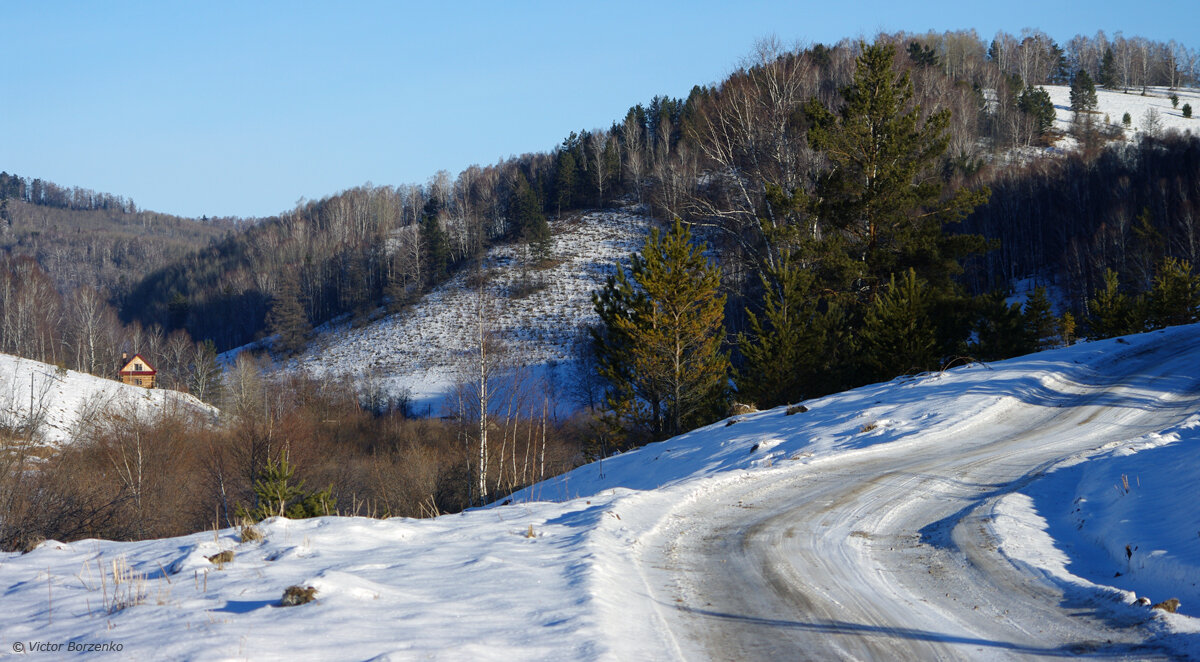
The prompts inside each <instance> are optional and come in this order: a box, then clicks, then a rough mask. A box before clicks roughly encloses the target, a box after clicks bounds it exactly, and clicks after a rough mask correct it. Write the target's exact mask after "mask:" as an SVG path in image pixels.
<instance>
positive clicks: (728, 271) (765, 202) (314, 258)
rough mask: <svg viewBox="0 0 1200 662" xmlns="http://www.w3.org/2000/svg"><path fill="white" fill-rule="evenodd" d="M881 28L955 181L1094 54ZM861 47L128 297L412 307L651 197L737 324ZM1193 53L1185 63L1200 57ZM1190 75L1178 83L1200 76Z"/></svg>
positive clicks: (216, 326) (278, 234)
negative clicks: (514, 245) (811, 121)
mask: <svg viewBox="0 0 1200 662" xmlns="http://www.w3.org/2000/svg"><path fill="white" fill-rule="evenodd" d="M877 41H878V42H880V43H883V42H887V43H891V44H893V45H895V46H896V48H897V51H898V52H899V54H900V57H898V58H896V61H895V65H896V67H897V69H898V70H900V71H902V72H906V73H907V74H908V75H909V76H910V78H911V80H912V82H913V92H912V94H913V101H914V103H916V104H918V105H920V106H921V107H922V108H923V109H924V110H923V111H922V112H924V113H933V112H940V111H949V116H948V125H947V135H948V136H949V144H948V147H947V150H946V153H945V155H944V157H943V159H942V162H941V164H940V167H941V174H942V176H943V178H945V179H947V180H948V181H949V180H954V182H953V183H955V184H960V183H964V182H969V183H976V184H986V183H987V182H986V179H987V178H988V177H989V176H991V171H989V170H988V169H986V168H982V163H983V162H984V159H985V158H986V157H987V156H988V152H989V150H993V149H994V150H1004V149H1007V148H1008V147H1010V146H1012V145H1014V144H1027V143H1030V142H1033V141H1035V140H1037V139H1038V137H1039V136H1040V135H1042V134H1044V133H1045V132H1046V131H1047V130H1048V128H1049V126H1050V124H1051V121H1052V120H1051V119H1050V118H1051V117H1052V113H1053V108H1052V106H1048V95H1046V94H1045V93H1044V91H1039V90H1038V89H1037V88H1036V87H1035V85H1036V84H1041V83H1046V82H1062V81H1065V80H1066V76H1065V74H1062V75H1060V74H1059V73H1053V72H1056V71H1058V69H1055V68H1054V67H1051V66H1050V63H1051V62H1052V61H1053V62H1059V61H1064V60H1063V58H1065V62H1066V64H1065V65H1063V66H1066V67H1067V68H1068V70H1069V69H1070V68H1071V67H1074V66H1075V64H1076V60H1075V59H1072V58H1075V53H1076V51H1079V52H1080V53H1082V52H1083V51H1082V50H1080V49H1082V46H1080V45H1079V44H1076V43H1075V42H1074V41H1073V42H1072V43H1073V44H1075V45H1073V46H1071V47H1070V48H1067V49H1062V48H1059V47H1058V46H1057V45H1056V44H1054V43H1053V41H1052V40H1050V39H1049V38H1048V37H1045V35H1044V34H1042V33H1036V32H1032V31H1031V32H1030V33H1029V34H1025V35H1023V37H1022V39H1020V40H1017V39H1016V38H1013V37H1011V36H1007V35H1003V34H1001V35H997V37H996V38H995V39H993V40H992V42H991V43H990V44H989V43H985V42H984V41H983V40H981V39H979V38H978V37H976V36H975V35H974V33H973V32H960V33H944V34H941V35H937V34H929V35H907V34H896V35H881V36H880V37H879V38H878V40H877ZM1085 41H1086V40H1085ZM1080 43H1082V42H1080ZM1160 50H1161V49H1160ZM1089 52H1090V51H1089ZM1148 52H1150V51H1148ZM1153 52H1159V51H1153ZM859 53H860V45H859V44H858V43H856V42H852V41H844V42H842V43H839V44H837V45H835V46H832V47H830V46H825V45H820V44H818V45H815V46H812V47H810V48H805V49H800V50H789V49H786V48H784V47H782V46H781V45H780V44H778V43H775V42H769V41H768V42H764V43H763V44H760V45H759V46H758V47H757V49H756V50H755V52H754V53H753V55H752V56H751V57H749V58H748V59H747V61H746V62H745V63H744V65H743V66H742V67H741V68H740V69H738V70H737V71H735V72H734V73H733V74H731V75H730V77H729V78H727V79H726V80H725V81H723V82H722V83H720V84H719V85H715V86H697V87H695V88H694V89H693V90H692V91H691V93H690V94H689V95H688V97H687V98H685V99H678V98H670V97H656V98H654V99H652V100H651V101H650V102H649V103H648V104H645V105H642V104H638V105H635V106H634V107H632V108H630V110H629V111H628V112H627V113H626V115H625V117H624V118H622V119H621V120H619V121H616V122H614V123H613V124H612V125H611V126H610V127H609V128H607V129H595V130H584V131H579V132H575V133H572V134H571V135H570V136H568V137H567V138H566V139H565V140H564V141H563V142H562V144H561V145H560V146H558V147H557V148H556V149H555V150H553V151H552V152H550V153H534V154H526V155H523V156H520V157H514V158H511V159H506V160H503V161H501V162H500V163H497V164H495V165H492V166H484V167H479V166H473V167H471V168H468V169H467V170H464V171H463V172H462V173H460V174H459V175H458V177H457V178H452V177H451V176H450V175H449V174H448V173H439V174H438V175H437V176H435V177H434V178H432V179H431V180H430V181H429V182H428V183H426V184H425V185H423V186H417V185H407V186H400V187H375V186H370V185H368V186H364V187H360V188H356V189H352V190H349V191H345V192H343V193H340V194H337V195H334V196H330V197H329V198H325V199H323V200H320V201H316V202H308V203H304V204H301V205H299V206H297V208H296V209H294V210H292V211H291V212H288V213H285V214H282V215H280V216H279V217H277V218H272V219H267V220H266V221H265V222H263V223H261V224H259V225H256V226H254V227H252V228H249V229H248V230H247V232H246V233H245V234H243V235H239V236H237V237H231V238H229V239H228V240H226V241H224V242H222V243H220V244H218V245H215V246H213V247H211V248H210V249H207V250H205V251H202V252H201V253H200V254H198V255H196V256H193V257H192V258H189V259H187V260H182V261H180V262H179V263H177V264H176V265H174V266H172V267H170V268H167V269H164V270H162V271H161V272H159V273H156V274H153V275H152V276H150V277H149V278H147V279H146V280H145V281H144V282H143V283H142V284H141V285H140V286H139V287H138V288H137V289H136V290H135V291H134V292H133V293H132V294H130V295H129V296H128V297H126V298H125V299H123V300H122V301H121V302H120V303H121V309H122V311H123V316H124V317H125V318H126V319H132V318H134V317H137V318H139V319H141V320H143V321H144V322H146V323H150V322H157V323H159V324H161V325H163V326H164V328H168V329H171V328H187V329H188V330H189V332H190V333H192V335H193V336H196V337H211V338H213V339H214V340H215V341H216V342H217V344H218V346H219V347H221V348H227V347H232V346H236V345H240V344H243V343H245V342H249V341H250V340H253V339H255V338H256V337H258V336H260V335H262V334H264V333H266V332H268V331H271V330H274V331H276V332H277V331H278V329H274V328H273V327H272V325H271V324H270V323H269V322H270V319H269V318H268V315H269V313H270V309H271V308H272V306H273V305H274V302H275V301H277V300H278V294H279V293H280V288H281V284H282V283H284V282H285V281H286V280H288V279H295V280H296V281H297V283H298V284H299V293H298V300H299V302H300V304H301V306H302V307H303V308H304V311H305V316H304V317H305V319H306V323H305V325H309V326H311V325H315V324H319V323H322V322H325V321H327V320H329V319H331V318H333V317H335V316H337V315H341V314H345V313H354V312H358V313H362V312H365V311H367V310H369V309H371V308H373V307H374V306H377V305H379V304H381V303H392V304H393V305H396V306H402V305H403V303H404V302H406V301H409V300H412V298H414V297H415V296H418V295H419V294H420V293H421V292H423V291H424V290H426V289H427V288H428V287H430V286H431V285H432V284H433V283H435V282H437V281H438V280H439V279H440V278H442V277H444V276H445V275H446V274H447V273H448V272H449V270H452V269H453V268H456V267H457V266H458V265H461V264H464V263H465V262H466V261H469V260H470V259H472V258H473V257H475V256H477V255H478V254H479V253H480V252H481V251H483V250H484V249H485V247H486V246H487V245H488V244H489V243H490V242H494V241H510V240H520V241H524V242H526V245H530V246H532V245H533V244H531V243H530V242H531V241H532V242H533V243H536V244H540V246H541V247H542V249H543V251H544V250H546V246H547V241H546V239H545V236H546V235H547V234H548V231H546V230H540V229H536V228H543V227H545V225H544V220H545V219H546V218H552V217H555V216H559V215H562V214H566V213H570V212H573V211H575V210H578V209H582V208H589V207H597V206H606V205H610V204H618V203H619V204H627V203H642V204H645V205H647V209H648V210H649V211H650V213H651V214H652V215H653V216H654V217H656V218H658V219H660V220H661V221H664V222H669V221H670V219H672V218H673V217H675V216H679V217H680V218H682V219H684V220H685V221H688V222H691V223H695V224H696V225H697V226H698V227H699V228H701V229H703V230H704V231H706V232H709V231H711V233H710V234H707V235H706V237H707V238H708V239H709V241H710V242H711V244H712V246H713V250H715V251H717V252H719V253H720V254H721V255H722V268H723V270H724V273H725V280H726V282H727V284H729V286H730V288H731V291H730V297H729V303H730V312H733V313H735V314H734V315H733V316H732V317H733V318H737V319H733V318H731V322H732V323H734V324H735V326H738V327H739V328H740V325H742V324H744V322H745V320H744V316H742V315H741V314H740V312H738V311H741V310H742V309H743V308H744V307H745V304H746V303H748V301H750V300H753V299H755V298H757V297H758V294H759V293H758V291H757V288H758V278H757V276H756V275H755V274H756V273H757V271H758V270H759V269H761V268H762V267H763V266H769V265H770V263H771V262H772V261H773V260H775V259H777V256H768V255H763V254H762V252H763V251H764V250H769V249H768V248H767V246H768V243H767V241H766V235H765V234H764V233H763V231H762V228H763V226H762V225H761V224H760V223H759V219H760V218H762V217H766V218H767V219H768V225H769V226H770V227H774V226H777V225H783V226H787V225H792V224H795V223H797V222H799V219H798V217H797V215H796V212H795V211H794V210H791V209H789V208H788V206H787V205H786V204H776V202H778V201H779V199H780V196H783V197H786V196H788V195H791V193H792V191H794V190H796V189H804V188H805V187H808V186H810V185H811V183H812V182H813V181H815V180H816V179H817V178H818V177H819V174H820V172H821V171H822V170H823V168H824V167H825V164H824V162H823V160H822V157H821V156H820V154H819V153H818V151H817V150H814V149H813V148H812V146H811V145H810V144H809V141H808V138H807V133H808V124H807V122H808V120H807V119H806V117H807V116H806V115H805V114H804V113H803V112H802V107H803V106H804V104H806V103H807V102H808V101H809V100H811V99H817V100H818V101H820V102H821V103H822V104H823V105H825V106H827V107H835V106H837V105H838V104H839V103H841V101H842V100H841V99H840V93H841V90H842V89H844V88H845V87H846V85H847V84H848V83H849V82H850V81H851V78H852V76H853V72H854V70H855V59H856V58H857V57H858V55H859ZM1080 57H1083V56H1082V55H1080ZM1055 58H1058V59H1057V60H1056V59H1055ZM1076 59H1078V58H1076ZM1185 60H1186V58H1185V59H1184V60H1180V61H1179V62H1178V63H1177V64H1178V67H1180V71H1184V69H1185V68H1186V67H1185V65H1186V66H1189V67H1190V66H1192V65H1191V64H1188V62H1189V61H1185ZM1080 61H1081V62H1082V61H1084V60H1080ZM1056 66H1057V65H1056ZM1087 66H1090V65H1087ZM1060 68H1061V67H1060ZM1148 71H1149V69H1148ZM1185 73H1186V75H1184V74H1181V77H1180V80H1181V81H1182V80H1184V79H1188V80H1190V78H1189V77H1190V76H1192V73H1191V70H1190V69H1188V70H1187V71H1186V72H1185ZM772 196H774V198H772ZM773 200H774V201H773ZM430 201H435V202H434V205H433V207H431V208H429V209H427V204H428V203H429V202H430ZM430 212H432V213H430ZM430 219H436V225H437V227H436V228H435V227H433V224H432V223H431V222H430ZM529 228H534V230H530V229H529ZM768 229H769V228H768ZM538 236H541V237H543V238H542V239H540V240H539V239H538ZM443 259H444V260H445V264H446V268H445V269H443V268H442V262H443ZM430 260H432V264H426V263H427V262H429V261H430ZM427 266H431V267H432V268H426V267H427ZM289 296H290V295H289ZM288 305H289V306H290V307H292V308H293V309H294V308H295V305H294V304H288ZM305 325H301V326H305ZM301 335H302V334H301Z"/></svg>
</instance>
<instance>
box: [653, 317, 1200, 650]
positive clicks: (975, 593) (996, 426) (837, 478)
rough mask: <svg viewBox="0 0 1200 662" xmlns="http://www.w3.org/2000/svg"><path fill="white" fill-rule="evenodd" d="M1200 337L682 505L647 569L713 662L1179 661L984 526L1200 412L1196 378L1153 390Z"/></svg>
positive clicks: (675, 622) (681, 634) (679, 625)
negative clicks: (1011, 557)
mask: <svg viewBox="0 0 1200 662" xmlns="http://www.w3.org/2000/svg"><path fill="white" fill-rule="evenodd" d="M1198 336H1200V333H1193V334H1190V335H1189V336H1188V338H1189V341H1188V342H1182V343H1175V344H1172V345H1170V346H1166V345H1165V344H1162V343H1159V344H1155V345H1152V346H1151V347H1149V348H1146V349H1139V350H1138V351H1134V352H1129V353H1127V354H1126V355H1125V356H1123V357H1121V360H1120V361H1114V362H1113V363H1112V364H1110V365H1109V366H1108V367H1109V368H1111V369H1114V370H1119V372H1117V373H1116V374H1114V375H1112V376H1108V377H1104V376H1097V378H1096V379H1095V380H1094V382H1095V383H1093V384H1074V383H1071V382H1069V381H1067V380H1064V381H1063V383H1061V384H1060V385H1059V388H1060V391H1059V393H1058V395H1057V396H1056V398H1055V400H1054V401H1051V402H1040V403H1032V402H1023V403H1020V404H1019V405H1016V406H1015V407H1014V408H1012V409H1010V410H1008V411H1007V412H1005V413H1001V415H999V416H995V415H991V414H988V413H986V412H985V414H984V416H983V418H986V419H987V420H984V421H979V422H978V424H976V425H974V426H957V427H956V428H955V429H950V430H931V431H930V432H928V433H926V434H924V435H922V436H921V438H920V439H919V440H917V441H916V443H915V444H914V443H913V442H910V441H906V442H905V443H903V444H885V445H880V446H876V447H872V448H870V449H867V450H865V451H862V450H860V451H855V452H853V453H847V454H844V455H843V456H835V457H832V458H829V459H828V460H825V461H823V462H819V463H814V464H813V465H810V466H801V467H796V468H794V469H790V470H788V471H787V472H786V473H781V472H774V473H767V474H763V475H761V476H756V477H755V478H753V479H749V480H743V481H733V482H731V484H729V485H728V486H726V487H724V488H722V489H719V490H717V491H714V492H713V493H711V494H709V495H706V496H705V497H703V498H699V499H696V500H694V501H691V502H689V503H687V504H685V505H683V506H681V507H680V508H678V509H677V510H676V511H675V512H674V513H673V514H674V515H675V516H673V517H670V518H668V524H666V525H665V526H663V527H661V529H660V530H659V531H658V532H657V533H656V534H655V536H654V537H652V538H651V539H649V540H647V541H646V545H644V547H643V549H644V550H645V551H644V552H643V553H642V557H641V559H640V563H641V569H642V573H643V576H644V578H645V579H646V585H647V586H648V587H650V588H651V591H652V596H651V597H652V598H653V599H655V600H656V601H657V602H658V603H659V604H660V605H668V606H670V607H671V608H668V609H662V611H663V612H665V616H664V617H665V618H666V620H667V621H668V624H669V626H670V627H671V628H672V630H674V634H673V639H675V640H677V641H685V642H693V645H694V646H696V647H697V648H698V649H700V650H702V651H703V652H705V653H707V655H708V656H709V657H711V658H712V659H772V658H775V659H963V658H968V659H970V658H976V659H1029V658H1061V657H1074V656H1079V655H1091V656H1102V657H1105V658H1116V659H1122V658H1130V659H1154V658H1164V659H1165V658H1167V657H1168V655H1167V653H1166V652H1164V651H1161V650H1158V649H1157V648H1155V647H1153V646H1152V645H1147V644H1146V642H1145V640H1146V633H1145V632H1144V631H1142V630H1141V629H1140V628H1139V627H1138V623H1137V622H1129V621H1123V620H1120V619H1116V618H1114V617H1113V616H1112V615H1111V613H1109V612H1108V611H1107V610H1105V609H1103V605H1099V604H1095V603H1094V602H1093V603H1089V602H1088V601H1087V600H1082V601H1081V600H1079V599H1078V598H1077V597H1071V598H1067V597H1064V595H1063V593H1062V590H1061V589H1060V588H1058V587H1056V586H1055V585H1053V584H1051V583H1049V582H1048V581H1046V580H1045V579H1043V578H1041V577H1038V576H1035V575H1032V574H1030V573H1029V572H1027V571H1025V570H1023V569H1022V568H1021V567H1018V566H1016V565H1014V564H1012V563H1010V562H1009V561H1008V560H1007V559H1006V558H1005V557H1004V556H1003V554H1001V553H1000V552H999V551H998V550H997V549H996V544H995V541H994V540H993V539H992V538H991V535H990V534H989V533H988V531H987V527H986V518H987V517H988V516H989V514H990V512H991V507H992V505H993V504H994V503H995V501H996V500H998V499H999V498H1000V497H1001V496H1003V495H1004V494H1008V493H1010V492H1012V491H1014V490H1016V489H1019V488H1020V487H1021V486H1023V485H1025V484H1028V482H1030V481H1032V480H1036V478H1037V477H1038V476H1039V475H1040V474H1041V472H1042V471H1044V470H1045V469H1046V468H1048V467H1049V466H1050V465H1052V464H1054V463H1056V462H1058V461H1060V460H1062V459H1063V458H1066V457H1071V456H1073V455H1076V454H1078V453H1081V452H1086V451H1089V450H1092V449H1095V448H1099V447H1100V446H1103V445H1104V444H1106V443H1110V442H1112V441H1116V440H1122V439H1128V438H1132V437H1136V436H1140V435H1142V434H1144V433H1146V432H1149V431H1154V430H1159V429H1161V428H1163V427H1167V426H1169V425H1173V424H1175V423H1177V422H1179V421H1181V420H1182V419H1183V418H1185V417H1186V416H1187V414H1188V413H1190V412H1191V411H1194V408H1195V405H1196V403H1197V401H1198V400H1200V385H1198V382H1197V378H1196V377H1192V378H1191V380H1192V381H1191V382H1190V388H1188V389H1186V391H1187V392H1186V393H1185V394H1184V395H1183V396H1181V397H1180V398H1178V399H1176V400H1175V401H1163V402H1161V406H1151V405H1150V404H1149V403H1148V398H1151V397H1152V396H1153V394H1154V390H1153V384H1154V381H1155V379H1156V377H1159V376H1165V375H1171V374H1173V373H1174V372H1175V371H1176V370H1178V367H1179V360H1180V358H1181V357H1183V356H1185V355H1186V354H1189V353H1193V352H1195V351H1196V350H1197V349H1198V348H1200V337H1198ZM1005 414H1007V415H1005ZM1097 599H1100V598H1097ZM698 652H699V651H698Z"/></svg>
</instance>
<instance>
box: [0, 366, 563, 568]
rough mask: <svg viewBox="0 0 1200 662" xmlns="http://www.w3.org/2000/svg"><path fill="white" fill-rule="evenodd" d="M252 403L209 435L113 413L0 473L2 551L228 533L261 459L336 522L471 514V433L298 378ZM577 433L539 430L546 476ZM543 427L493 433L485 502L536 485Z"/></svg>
mask: <svg viewBox="0 0 1200 662" xmlns="http://www.w3.org/2000/svg"><path fill="white" fill-rule="evenodd" d="M254 397H255V398H256V402H254V403H253V406H246V403H239V404H240V405H242V406H237V405H234V404H233V403H227V405H229V406H227V408H226V411H240V412H241V415H235V416H228V417H227V420H225V421H223V422H221V423H220V424H213V423H212V422H211V421H204V420H198V419H194V418H191V417H189V416H187V415H186V414H184V413H183V412H172V413H168V414H167V415H164V416H158V417H150V416H148V415H145V414H142V415H139V414H137V413H136V412H120V414H119V415H118V416H109V417H106V418H102V419H97V420H95V421H92V422H91V423H90V424H89V425H86V426H81V432H80V434H79V438H78V439H76V440H75V441H74V443H73V444H72V445H70V446H69V447H67V448H66V449H64V450H62V451H61V452H59V453H57V454H55V455H53V456H51V457H50V458H48V459H46V460H44V461H41V462H26V463H25V467H26V469H29V470H24V471H19V470H9V471H7V472H0V499H2V500H3V502H2V503H0V507H4V508H5V512H4V516H3V517H0V549H4V550H14V549H20V548H22V547H23V546H25V545H27V544H28V543H29V542H31V541H33V540H39V539H42V538H49V539H56V540H64V541H66V540H75V539H80V538H88V537H99V538H109V539H117V540H135V539H144V538H159V537H166V536H174V535H182V534H186V533H191V532H194V531H197V530H202V529H206V528H211V527H214V526H218V527H222V528H223V527H231V526H234V525H236V524H238V521H237V519H236V517H235V516H234V511H235V510H236V508H237V506H238V505H239V504H243V505H246V506H249V507H253V506H254V505H255V504H254V492H253V490H252V486H253V482H254V479H255V477H256V476H258V475H259V474H260V472H262V470H263V469H264V467H265V466H266V463H267V461H268V459H272V460H277V459H278V458H280V457H284V456H286V457H287V458H288V461H289V463H290V464H291V465H292V466H294V467H295V468H296V475H295V477H296V479H297V481H299V480H303V481H304V482H305V484H306V485H307V486H308V488H309V489H324V488H325V487H327V486H332V489H333V496H334V499H335V501H336V507H335V510H336V512H338V513H340V514H344V515H363V516H375V517H384V516H407V517H425V516H430V515H434V514H438V513H445V512H455V511H458V510H461V509H463V508H465V507H466V506H467V505H469V504H470V501H471V496H472V494H471V487H472V484H473V480H474V479H477V478H474V479H473V477H477V476H478V474H477V473H476V472H477V467H473V466H471V465H470V464H469V460H471V459H474V458H477V457H478V453H477V450H476V451H474V452H471V449H470V448H469V445H470V444H471V443H472V442H473V441H474V439H473V438H472V437H471V436H470V430H471V429H472V427H473V425H474V423H472V424H470V425H466V426H463V425H460V424H459V423H458V422H456V421H453V420H438V419H406V418H404V417H402V416H400V415H398V414H394V415H390V416H383V417H377V416H374V415H372V414H371V413H369V412H367V411H364V410H362V409H361V408H360V407H359V405H358V401H357V399H356V397H355V396H354V393H353V391H352V389H350V388H348V387H347V385H346V384H338V383H330V382H318V381H315V380H310V379H302V378H294V379H288V380H286V381H284V382H269V381H264V382H263V383H262V386H261V387H260V390H259V391H258V392H257V393H256V394H255V396H254ZM578 425H579V424H576V423H559V424H555V423H553V422H549V423H547V424H546V433H545V446H544V457H545V460H544V463H545V476H546V477H549V476H551V475H554V474H556V473H560V472H562V471H564V470H567V469H570V468H573V467H574V466H576V465H577V464H578V463H579V458H580V454H579V443H578V437H579V435H580V432H579V429H578ZM541 426H542V421H540V420H538V421H529V420H513V421H509V422H506V423H505V424H504V429H505V431H506V432H505V434H504V436H505V437H506V440H505V443H504V448H503V453H500V452H495V453H493V454H492V455H491V456H490V457H489V467H488V476H489V479H488V480H489V484H490V487H492V488H493V489H492V494H493V495H503V494H508V493H509V492H512V491H513V490H516V489H519V488H521V487H524V486H525V485H528V484H531V483H533V482H536V481H537V480H539V479H540V478H541V477H542V476H543V474H542V469H541V468H542V457H543V455H542V452H543V446H542V435H541V429H542V428H541ZM497 436H500V435H497ZM499 448H500V447H499V446H497V449H499Z"/></svg>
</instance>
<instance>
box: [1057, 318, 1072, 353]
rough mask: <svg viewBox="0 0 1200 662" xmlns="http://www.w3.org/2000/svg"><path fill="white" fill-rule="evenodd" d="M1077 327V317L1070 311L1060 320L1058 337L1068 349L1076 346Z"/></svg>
mask: <svg viewBox="0 0 1200 662" xmlns="http://www.w3.org/2000/svg"><path fill="white" fill-rule="evenodd" d="M1075 326H1076V324H1075V316H1074V315H1072V314H1071V311H1069V310H1068V311H1066V312H1065V313H1063V314H1062V317H1060V318H1058V337H1059V338H1062V342H1063V344H1064V345H1066V346H1067V347H1070V346H1071V345H1074V344H1075Z"/></svg>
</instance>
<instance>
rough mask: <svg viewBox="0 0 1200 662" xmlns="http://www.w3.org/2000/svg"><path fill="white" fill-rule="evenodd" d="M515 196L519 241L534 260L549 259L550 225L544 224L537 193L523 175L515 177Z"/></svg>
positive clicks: (544, 218)
mask: <svg viewBox="0 0 1200 662" xmlns="http://www.w3.org/2000/svg"><path fill="white" fill-rule="evenodd" d="M515 195H516V200H515V201H514V207H515V211H516V219H515V220H516V223H517V231H518V233H519V234H520V237H521V241H523V242H524V243H525V245H526V246H527V247H528V249H529V251H530V252H531V253H533V257H534V259H535V260H544V259H547V258H549V257H550V249H551V241H552V240H551V235H550V225H549V224H548V223H547V222H546V215H545V214H544V213H542V202H541V200H539V199H538V195H537V192H536V191H534V190H533V187H531V186H530V185H529V181H528V180H526V179H525V176H524V175H519V176H518V177H517V185H516V192H515Z"/></svg>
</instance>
